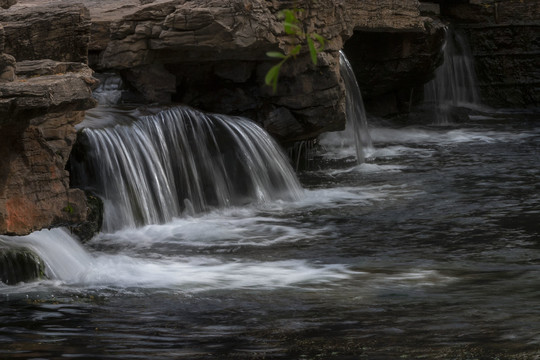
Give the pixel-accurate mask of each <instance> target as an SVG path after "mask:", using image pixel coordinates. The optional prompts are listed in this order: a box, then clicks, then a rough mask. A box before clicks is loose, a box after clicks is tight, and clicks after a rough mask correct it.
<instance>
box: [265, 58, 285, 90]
mask: <svg viewBox="0 0 540 360" xmlns="http://www.w3.org/2000/svg"><path fill="white" fill-rule="evenodd" d="M281 65H283V62H280V63H279V64H276V65H274V66H272V67H271V68H270V70H268V72H267V73H266V76H265V78H264V82H265V84H266V85H268V86H272V89H273V90H274V92H276V90H277V81H278V77H279V71H280V70H281Z"/></svg>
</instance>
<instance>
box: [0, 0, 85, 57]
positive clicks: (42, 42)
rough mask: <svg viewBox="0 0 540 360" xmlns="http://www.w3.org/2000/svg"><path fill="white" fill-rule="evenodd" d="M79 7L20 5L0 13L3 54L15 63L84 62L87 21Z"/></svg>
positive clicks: (83, 9) (49, 4) (37, 4)
mask: <svg viewBox="0 0 540 360" xmlns="http://www.w3.org/2000/svg"><path fill="white" fill-rule="evenodd" d="M89 20H90V19H89V13H88V10H87V9H86V8H85V7H84V6H82V5H81V4H76V3H73V4H71V3H69V2H65V3H64V2H56V3H47V2H46V1H42V2H35V3H31V4H24V2H19V3H18V4H16V5H14V6H12V7H11V8H10V9H8V10H6V11H2V12H0V23H2V24H3V25H4V30H5V33H6V41H5V49H4V52H6V53H7V54H10V55H12V56H14V57H15V59H17V61H23V60H40V59H52V60H56V61H74V62H84V63H86V62H87V59H88V58H87V57H88V42H89V35H90V32H89V30H90V21H89Z"/></svg>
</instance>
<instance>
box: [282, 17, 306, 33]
mask: <svg viewBox="0 0 540 360" xmlns="http://www.w3.org/2000/svg"><path fill="white" fill-rule="evenodd" d="M283 29H284V30H285V32H286V33H287V34H289V35H296V34H297V33H298V32H300V31H301V30H302V29H300V27H298V26H297V25H295V24H294V23H292V22H289V21H287V20H285V21H284V22H283Z"/></svg>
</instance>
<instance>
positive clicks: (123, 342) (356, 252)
mask: <svg viewBox="0 0 540 360" xmlns="http://www.w3.org/2000/svg"><path fill="white" fill-rule="evenodd" d="M535 118H536V120H539V119H538V118H537V117H535V116H530V115H529V116H528V117H527V118H523V117H521V116H518V115H515V114H508V115H507V116H501V115H498V116H496V117H477V118H475V119H473V120H471V121H469V122H467V123H462V124H459V125H454V126H452V125H450V126H444V127H441V126H439V127H437V126H407V127H403V126H392V125H389V126H384V127H382V126H381V127H378V126H372V128H371V136H372V138H373V143H374V147H375V150H374V151H373V152H372V153H371V154H368V157H367V162H366V163H365V164H362V165H356V164H355V163H354V162H348V161H347V159H346V158H345V159H341V160H338V158H340V157H344V156H347V155H348V154H347V151H348V150H347V149H328V153H327V154H326V155H325V156H324V158H323V159H320V161H319V166H318V167H317V170H310V171H304V172H302V173H300V174H299V176H300V180H301V182H302V184H303V187H304V188H305V194H304V197H303V199H302V200H300V201H295V202H273V203H267V204H263V205H260V204H259V205H252V206H246V207H236V208H230V209H221V210H215V211H213V212H210V213H206V214H203V215H200V216H194V217H184V218H178V219H175V220H173V221H172V222H169V223H167V224H163V225H149V226H145V227H142V228H139V229H126V230H121V231H118V232H115V233H109V234H100V235H98V236H97V237H95V238H94V239H92V240H91V241H90V242H88V243H86V244H84V245H83V246H80V244H78V243H77V242H76V241H75V240H74V239H73V238H72V237H71V236H70V235H69V234H68V233H66V232H65V231H63V230H52V231H47V230H45V231H42V232H41V233H37V234H34V235H32V236H33V237H34V239H32V238H31V239H27V238H24V239H16V240H17V241H20V242H22V243H27V244H28V246H33V247H37V250H36V251H38V252H39V253H40V254H41V255H42V256H44V259H45V261H46V262H47V264H48V265H49V270H48V271H49V273H50V275H51V277H52V278H53V279H52V280H44V281H38V282H35V283H27V284H19V285H17V286H4V285H0V302H1V305H2V306H1V307H0V358H2V359H21V358H35V359H60V358H79V359H81V358H83V359H84V358H87V359H206V358H217V359H222V358H235V359H397V358H448V359H474V358H477V359H495V358H499V359H505V358H510V359H536V358H540V122H538V121H535ZM321 164H322V165H321ZM32 236H31V237H32ZM36 239H38V240H39V241H36ZM5 240H6V241H11V239H5ZM36 244H38V245H36Z"/></svg>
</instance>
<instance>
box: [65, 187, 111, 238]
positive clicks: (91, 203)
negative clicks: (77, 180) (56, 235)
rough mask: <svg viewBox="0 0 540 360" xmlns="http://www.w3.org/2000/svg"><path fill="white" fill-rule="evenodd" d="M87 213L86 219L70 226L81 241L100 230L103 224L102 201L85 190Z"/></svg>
mask: <svg viewBox="0 0 540 360" xmlns="http://www.w3.org/2000/svg"><path fill="white" fill-rule="evenodd" d="M85 193H86V204H87V206H88V208H87V214H86V220H85V221H83V222H81V223H79V224H76V225H74V226H70V230H71V232H72V233H73V234H75V235H77V236H78V237H79V239H80V240H81V241H82V242H85V241H88V240H90V239H91V238H92V237H93V236H94V235H95V234H97V233H98V232H100V231H101V226H102V224H103V201H101V199H100V198H99V197H97V196H96V195H94V194H92V193H91V192H89V191H86V192H85Z"/></svg>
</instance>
